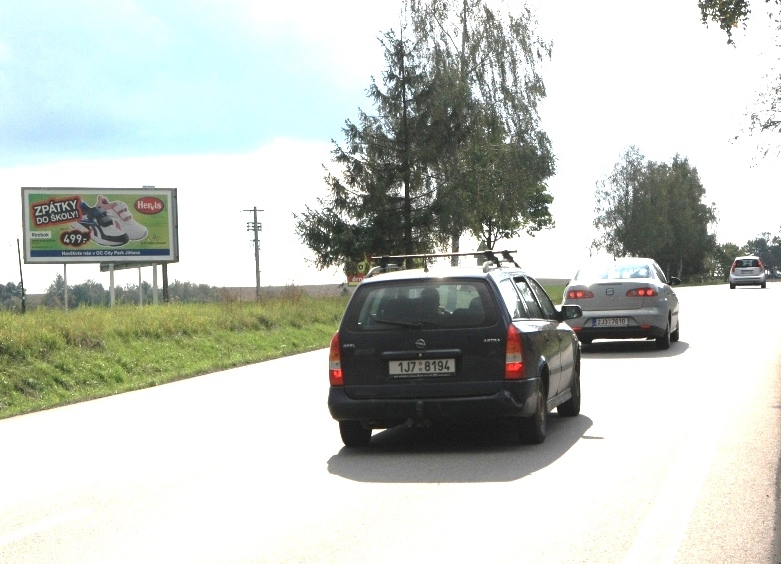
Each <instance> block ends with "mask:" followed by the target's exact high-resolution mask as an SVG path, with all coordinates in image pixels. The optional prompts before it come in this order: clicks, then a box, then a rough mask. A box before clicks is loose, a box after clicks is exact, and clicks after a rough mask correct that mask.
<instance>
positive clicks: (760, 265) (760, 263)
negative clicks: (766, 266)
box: [757, 259, 762, 268]
mask: <svg viewBox="0 0 781 564" xmlns="http://www.w3.org/2000/svg"><path fill="white" fill-rule="evenodd" d="M757 267H758V268H762V261H761V260H759V259H757Z"/></svg>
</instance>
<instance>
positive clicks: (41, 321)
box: [0, 286, 564, 418]
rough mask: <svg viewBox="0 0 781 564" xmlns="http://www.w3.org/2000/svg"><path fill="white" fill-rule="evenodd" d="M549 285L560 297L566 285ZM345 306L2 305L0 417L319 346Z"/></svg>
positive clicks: (284, 300)
mask: <svg viewBox="0 0 781 564" xmlns="http://www.w3.org/2000/svg"><path fill="white" fill-rule="evenodd" d="M546 289H547V290H548V291H549V293H550V295H551V298H552V299H553V301H554V303H556V304H558V303H561V293H562V292H563V290H564V287H563V286H562V287H560V288H558V287H549V288H546ZM346 304H347V297H346V296H339V297H328V298H322V297H319V298H317V297H310V296H307V295H305V294H303V293H300V294H297V293H293V294H292V295H288V296H285V297H281V298H275V299H266V300H263V301H260V302H225V303H218V304H182V305H180V304H166V305H158V306H145V307H137V306H118V307H114V308H104V307H90V308H79V309H76V310H70V311H63V310H56V309H48V308H42V307H41V308H36V309H34V310H32V311H29V312H27V313H26V314H24V315H22V314H19V313H11V312H0V418H6V417H11V416H14V415H20V414H23V413H29V412H33V411H38V410H42V409H48V408H51V407H56V406H61V405H66V404H69V403H75V402H80V401H85V400H89V399H95V398H99V397H103V396H108V395H112V394H118V393H122V392H127V391H131V390H138V389H141V388H147V387H150V386H157V385H160V384H165V383H167V382H173V381H175V380H180V379H183V378H190V377H192V376H198V375H200V374H206V373H209V372H215V371H218V370H224V369H226V368H232V367H236V366H243V365H246V364H253V363H256V362H261V361H264V360H270V359H273V358H278V357H282V356H287V355H292V354H297V353H301V352H306V351H311V350H316V349H321V348H325V347H328V345H329V343H330V339H331V336H332V335H333V333H334V332H335V331H336V329H337V326H338V324H339V320H340V319H341V316H342V312H343V311H344V307H345V305H346ZM323 370H324V371H325V367H324V368H323ZM323 374H325V372H323ZM324 377H325V376H324Z"/></svg>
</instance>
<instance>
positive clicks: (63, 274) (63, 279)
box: [62, 262, 68, 311]
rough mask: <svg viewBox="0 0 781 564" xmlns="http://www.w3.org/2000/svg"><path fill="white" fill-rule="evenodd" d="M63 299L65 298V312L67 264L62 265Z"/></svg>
mask: <svg viewBox="0 0 781 564" xmlns="http://www.w3.org/2000/svg"><path fill="white" fill-rule="evenodd" d="M62 281H63V283H64V284H63V286H64V288H63V297H64V298H65V311H68V263H65V262H64V263H62Z"/></svg>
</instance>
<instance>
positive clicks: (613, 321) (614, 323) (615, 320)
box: [594, 317, 629, 327]
mask: <svg viewBox="0 0 781 564" xmlns="http://www.w3.org/2000/svg"><path fill="white" fill-rule="evenodd" d="M628 324H629V322H628V321H627V320H626V317H601V318H599V319H595V320H594V327H624V326H626V325H628Z"/></svg>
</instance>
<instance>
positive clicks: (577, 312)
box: [561, 305, 583, 321]
mask: <svg viewBox="0 0 781 564" xmlns="http://www.w3.org/2000/svg"><path fill="white" fill-rule="evenodd" d="M578 317H583V309H582V308H581V307H580V306H579V305H563V306H561V320H562V321H566V320H567V319H577V318H578Z"/></svg>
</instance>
